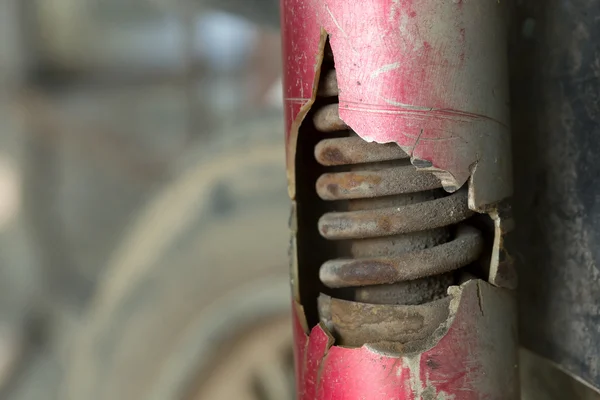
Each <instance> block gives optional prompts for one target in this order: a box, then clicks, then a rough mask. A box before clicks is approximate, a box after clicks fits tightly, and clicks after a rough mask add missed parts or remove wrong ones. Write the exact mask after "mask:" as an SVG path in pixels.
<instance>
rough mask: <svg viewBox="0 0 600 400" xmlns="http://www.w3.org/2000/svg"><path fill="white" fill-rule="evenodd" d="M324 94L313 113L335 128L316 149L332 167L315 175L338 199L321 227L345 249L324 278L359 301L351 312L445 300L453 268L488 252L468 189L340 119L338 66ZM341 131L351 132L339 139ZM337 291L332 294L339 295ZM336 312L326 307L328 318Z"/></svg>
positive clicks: (320, 124)
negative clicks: (447, 187)
mask: <svg viewBox="0 0 600 400" xmlns="http://www.w3.org/2000/svg"><path fill="white" fill-rule="evenodd" d="M318 95H319V96H320V97H321V98H324V101H323V102H322V104H326V103H330V104H327V105H324V106H322V107H321V108H319V109H318V110H317V111H316V112H315V113H314V117H313V122H314V125H315V127H316V129H317V130H319V131H321V132H324V133H326V132H337V133H336V134H335V136H336V137H333V138H331V137H330V138H326V139H323V140H321V141H320V142H319V143H318V144H317V146H316V147H315V157H316V159H317V161H318V163H319V164H321V165H322V166H324V167H325V170H326V173H324V174H322V175H321V176H320V177H319V179H318V180H317V183H316V190H317V193H318V195H319V197H320V198H321V199H322V200H325V201H331V202H336V203H333V204H332V205H334V209H335V211H333V212H328V213H326V214H324V215H322V217H321V218H320V220H319V222H318V224H319V232H320V234H321V235H322V236H323V237H324V238H326V239H328V240H332V241H337V242H336V243H337V244H338V247H339V248H340V249H342V250H340V251H339V252H338V253H339V254H338V255H339V256H340V257H339V258H337V259H333V260H329V261H326V262H325V263H324V264H323V265H322V266H321V268H320V279H321V281H322V282H323V283H324V284H325V286H327V287H329V288H331V289H338V288H346V289H345V290H346V291H345V293H346V294H344V295H343V296H345V300H347V303H348V301H349V302H351V303H354V304H351V303H348V304H349V307H350V308H351V309H353V310H354V309H355V308H356V307H355V306H356V305H357V304H359V303H362V304H363V306H365V307H366V305H367V304H368V305H369V307H371V305H376V304H381V305H404V306H406V305H421V304H426V303H433V302H435V301H438V300H439V299H442V298H444V297H446V292H447V288H448V286H450V285H452V284H453V283H454V279H455V277H454V276H453V274H452V272H453V271H455V270H457V269H460V268H462V267H464V266H466V265H469V264H470V263H472V262H474V261H475V260H477V259H478V258H479V257H480V255H481V253H482V250H483V238H482V235H481V233H480V232H479V231H478V230H477V229H475V228H473V227H472V226H469V225H467V224H465V223H463V221H464V220H466V219H467V218H469V217H470V216H471V215H472V211H470V210H469V208H468V206H467V192H466V190H464V189H463V190H459V191H457V192H455V193H453V194H447V193H446V192H444V191H443V190H442V189H441V183H440V181H439V179H438V178H437V177H435V176H434V175H433V174H431V173H429V172H423V171H418V170H417V169H416V168H415V167H414V166H413V165H412V164H411V163H410V157H409V156H408V155H407V154H406V153H405V152H404V151H402V149H401V148H400V147H399V146H397V145H396V144H377V143H368V142H365V141H364V140H362V139H361V138H360V137H358V136H356V135H355V134H353V132H352V131H351V130H350V128H349V127H348V126H347V125H346V124H345V123H344V122H343V121H342V120H341V119H340V118H339V110H338V103H337V99H336V96H337V95H338V89H337V80H336V75H335V70H334V69H331V70H329V71H326V72H324V73H323V79H322V81H321V83H320V87H319V91H318ZM332 101H333V103H332ZM342 131H344V132H347V133H348V136H347V137H339V135H340V132H342ZM325 136H326V135H325ZM348 288H349V289H350V293H351V295H348ZM336 293H338V292H335V291H332V294H333V295H334V297H335V296H336ZM340 293H341V292H340ZM338 297H339V296H338ZM353 307H354V308H353ZM350 308H349V309H350ZM369 310H370V311H369V312H370V313H371V314H373V315H375V314H378V315H384V314H385V313H381V312H379V311H373V309H372V308H369ZM330 312H331V310H327V311H324V310H322V307H321V305H320V313H321V318H322V319H323V318H324V317H325V316H324V315H323V314H329V313H330ZM403 312H404V311H403ZM403 315H404V314H403ZM327 318H329V319H330V318H331V316H330V315H328V316H327ZM327 318H326V319H327ZM344 318H346V317H344V316H338V318H337V319H338V320H343V319H344ZM366 318H367V319H368V320H369V321H370V323H376V321H375V320H373V318H372V317H366ZM382 318H389V316H388V317H382ZM333 319H334V320H335V319H336V318H335V317H334V318H333ZM329 322H331V321H329ZM433 322H436V321H433ZM438 322H439V321H437V322H436V323H438ZM352 323H353V324H354V323H355V324H356V325H357V326H359V325H362V323H356V322H352ZM338 328H339V327H338ZM334 329H335V327H334ZM338 330H343V328H340V329H338ZM338 333H339V332H338ZM371 333H372V332H371ZM397 334H398V333H397V332H396V333H394V335H397ZM349 335H350V336H352V333H350V334H349ZM400 336H401V335H400ZM343 339H344V338H342V343H343V342H344V340H343ZM379 340H389V338H383V339H382V338H376V337H374V338H369V337H366V338H359V339H356V338H354V339H353V338H350V340H346V343H347V344H354V345H361V344H363V343H360V342H369V341H373V342H376V341H379ZM357 341H358V342H357Z"/></svg>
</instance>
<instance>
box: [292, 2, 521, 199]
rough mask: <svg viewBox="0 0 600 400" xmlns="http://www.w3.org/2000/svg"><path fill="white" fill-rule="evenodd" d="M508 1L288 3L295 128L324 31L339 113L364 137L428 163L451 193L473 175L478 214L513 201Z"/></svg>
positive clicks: (309, 88) (314, 71) (312, 78)
mask: <svg viewBox="0 0 600 400" xmlns="http://www.w3.org/2000/svg"><path fill="white" fill-rule="evenodd" d="M505 3H506V2H497V1H495V0H480V1H473V2H461V1H458V2H457V1H431V0H410V1H408V0H402V1H400V0H379V1H368V2H363V1H347V0H282V7H283V10H284V13H283V28H284V29H283V36H284V37H283V40H284V44H285V45H284V53H285V57H286V58H287V60H288V61H290V63H289V64H288V65H289V66H288V68H286V75H285V99H286V111H287V115H288V118H287V121H288V132H290V131H291V124H292V122H294V121H295V122H296V123H299V121H298V120H299V119H301V118H302V116H303V113H302V112H301V108H302V107H303V106H305V105H307V104H309V103H310V100H311V98H312V95H313V89H314V82H315V79H316V78H317V77H318V76H317V75H318V74H317V72H318V66H319V63H320V55H319V52H320V46H322V45H323V43H324V40H323V39H324V37H323V35H325V34H327V35H328V36H329V39H330V43H331V47H332V49H333V53H334V57H335V65H336V70H337V79H338V85H339V88H340V95H339V102H340V117H341V118H342V119H343V120H344V121H345V122H346V123H347V124H348V125H349V126H351V127H352V129H353V130H354V131H355V132H356V133H357V134H358V135H359V136H361V137H362V138H364V139H365V140H367V141H376V142H380V143H387V142H396V143H398V144H399V145H400V146H401V147H402V148H403V149H404V150H405V151H407V152H409V154H412V155H413V157H414V158H415V159H419V160H426V161H428V162H430V164H431V166H432V168H433V169H435V170H438V171H440V172H442V171H443V173H440V177H441V178H442V179H443V181H444V184H445V187H446V189H447V190H450V191H452V190H456V189H457V188H458V187H460V186H462V185H463V184H464V183H465V182H466V181H467V179H469V177H471V175H472V173H473V177H472V179H473V180H474V181H477V183H478V184H477V185H472V187H471V188H470V190H471V192H470V206H471V207H472V208H473V209H476V210H482V209H484V208H485V206H486V205H489V204H494V203H498V202H499V201H501V200H503V199H505V198H507V197H509V196H510V195H511V190H512V184H511V167H510V160H509V159H506V158H508V157H498V154H500V155H502V156H503V155H505V154H510V138H509V132H508V126H509V108H508V84H507V81H506V77H507V73H506V48H505V43H504V40H503V38H504V37H505V33H504V30H505V26H504V25H505V19H504V14H505V8H506V4H505ZM417 138H419V139H418V140H417ZM474 166H477V168H476V169H475V168H474ZM484 186H485V187H484Z"/></svg>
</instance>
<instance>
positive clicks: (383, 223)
mask: <svg viewBox="0 0 600 400" xmlns="http://www.w3.org/2000/svg"><path fill="white" fill-rule="evenodd" d="M377 226H378V227H379V228H380V229H381V230H382V231H384V232H389V231H390V229H391V228H392V223H391V221H390V219H389V217H387V216H383V217H380V218H379V219H378V220H377Z"/></svg>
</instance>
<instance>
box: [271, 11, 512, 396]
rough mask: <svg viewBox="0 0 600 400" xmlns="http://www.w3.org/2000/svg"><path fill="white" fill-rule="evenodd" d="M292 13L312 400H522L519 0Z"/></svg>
mask: <svg viewBox="0 0 600 400" xmlns="http://www.w3.org/2000/svg"><path fill="white" fill-rule="evenodd" d="M281 5H282V34H283V47H284V61H285V70H284V93H285V111H286V150H287V169H288V182H289V186H288V188H289V193H290V197H291V199H292V204H293V208H292V217H291V230H292V240H291V251H290V254H291V277H292V291H293V321H294V352H295V367H296V380H297V397H298V399H301V400H309V399H310V400H315V399H316V400H321V399H332V400H342V399H347V400H355V399H356V400H358V399H361V400H364V399H366V400H379V399H389V398H393V399H399V400H409V399H410V400H412V399H415V400H416V399H455V400H470V399H473V400H474V399H484V398H485V399H492V400H495V399H498V400H512V399H516V398H518V379H517V378H516V376H517V375H516V372H517V369H516V365H517V361H516V334H515V332H516V324H515V317H516V308H515V301H514V297H515V296H514V293H513V290H514V288H515V280H514V270H513V268H512V264H511V262H510V257H509V256H508V255H507V254H506V252H505V250H504V247H503V244H502V243H503V237H504V235H505V234H506V233H507V232H508V231H509V230H510V228H511V223H510V221H511V218H510V208H509V207H508V206H507V204H508V200H509V198H510V196H511V190H512V188H511V179H510V177H511V169H510V135H509V131H508V125H509V116H508V100H507V99H508V93H507V86H508V85H507V82H506V75H507V73H506V48H505V44H504V38H505V27H504V24H505V12H506V5H505V4H504V2H500V3H499V2H496V1H495V0H481V1H477V2H473V1H469V2H467V1H464V0H453V1H448V2H442V1H440V2H431V1H428V0H411V1H395V0H372V1H368V2H349V1H344V0H282V3H281Z"/></svg>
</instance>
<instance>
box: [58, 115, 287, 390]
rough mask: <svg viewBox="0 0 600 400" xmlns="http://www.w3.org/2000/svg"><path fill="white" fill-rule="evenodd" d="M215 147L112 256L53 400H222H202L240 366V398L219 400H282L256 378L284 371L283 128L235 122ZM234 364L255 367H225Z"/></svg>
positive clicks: (277, 121)
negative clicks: (272, 368) (243, 357)
mask: <svg viewBox="0 0 600 400" xmlns="http://www.w3.org/2000/svg"><path fill="white" fill-rule="evenodd" d="M214 137H217V138H218V139H217V143H215V144H214V145H212V146H210V147H208V148H202V149H198V150H197V151H194V153H195V154H194V155H193V157H191V158H190V159H188V160H186V162H184V166H183V167H182V169H181V173H180V175H179V177H178V178H176V179H175V180H174V181H173V182H171V183H169V184H168V185H166V187H165V188H164V189H162V190H161V191H160V193H159V194H158V196H157V197H156V198H155V199H154V200H153V201H151V202H150V204H149V205H148V206H147V207H146V208H145V209H144V210H142V212H141V213H140V214H139V217H138V218H137V220H136V222H135V223H134V224H133V226H132V227H131V231H130V233H129V234H128V235H126V239H125V240H124V241H123V242H122V243H121V246H120V248H119V249H118V250H117V251H116V253H115V255H114V257H113V258H112V261H111V262H110V263H109V266H108V270H107V273H106V275H105V279H104V280H103V281H102V282H101V284H100V286H99V288H98V290H97V292H96V295H95V297H94V298H93V300H92V303H91V307H90V309H89V311H88V313H87V316H86V318H85V320H84V322H83V324H82V326H81V330H80V331H79V332H78V333H77V335H76V336H77V340H76V342H75V343H74V346H73V352H72V355H71V357H70V360H69V365H68V366H67V373H66V378H65V382H64V391H63V392H64V394H63V396H61V398H64V399H68V400H81V399H86V400H109V399H110V400H120V399H123V400H135V399H140V400H147V399H149V400H154V399H157V400H158V399H160V400H168V399H187V398H189V399H194V398H199V397H198V396H201V393H212V394H211V395H210V396H212V397H213V398H214V400H221V399H222V398H223V399H225V397H223V396H225V395H224V394H223V395H222V394H219V393H218V390H217V391H216V392H215V391H214V390H213V392H210V390H212V389H210V387H211V382H215V380H217V381H218V379H222V378H220V377H219V376H215V374H216V373H217V372H218V371H219V370H223V371H229V372H224V373H225V374H229V375H231V376H232V377H233V376H236V374H235V373H234V372H235V370H236V368H237V367H235V366H236V365H238V366H241V365H242V364H244V363H246V364H247V365H248V366H249V367H246V370H247V371H248V374H244V373H242V374H241V375H240V374H239V369H240V368H241V367H239V368H237V370H238V375H239V376H237V378H236V379H234V380H229V384H228V385H226V387H224V389H227V390H229V389H232V388H235V387H236V385H237V388H238V390H237V391H236V390H233V391H231V390H229V393H230V394H229V395H226V396H231V395H234V396H238V397H230V398H236V399H237V398H239V399H242V398H248V399H262V398H269V397H268V396H271V397H273V396H278V397H277V398H280V399H282V400H283V399H285V397H281V396H284V394H282V393H283V392H285V391H289V393H288V394H289V395H290V397H289V398H290V399H291V398H292V397H291V389H289V388H290V387H291V386H290V385H291V383H290V384H287V385H286V386H285V388H283V389H282V388H280V389H277V388H274V385H272V384H271V383H273V382H271V383H269V382H268V381H269V379H270V378H269V374H268V373H266V374H264V373H262V372H261V371H266V370H268V368H269V366H272V365H275V364H277V363H281V365H282V366H283V365H289V364H290V363H289V362H288V360H289V359H290V355H289V348H290V341H291V339H290V337H291V328H290V324H289V323H288V320H287V319H288V317H289V316H288V305H289V288H288V284H287V281H288V279H287V267H286V265H287V254H286V249H287V246H288V233H287V226H286V225H287V219H288V216H289V200H288V198H287V194H286V185H285V161H284V153H285V151H284V144H283V122H282V118H281V115H280V112H277V113H275V114H273V115H266V116H262V117H257V118H252V119H250V120H244V121H241V122H239V123H237V124H232V125H231V126H230V127H229V128H228V129H226V130H225V131H223V132H219V133H218V134H217V135H214ZM257 328H258V329H259V330H258V332H262V333H263V334H265V335H267V336H268V335H271V339H270V340H269V343H270V345H269V346H266V347H265V346H264V340H261V334H258V335H257V334H256V332H257V330H256V329H257ZM252 335H254V336H253V337H255V340H248V338H249V337H251V336H252ZM260 343H262V346H263V347H262V348H261V350H260V351H252V349H253V348H255V347H256V345H259V344H260ZM240 346H241V347H240ZM253 346H254V347H253ZM232 348H237V349H238V350H237V352H236V354H232V353H231V351H229V352H228V350H231V349H232ZM242 354H247V355H248V354H252V357H254V359H252V360H250V361H249V362H248V360H247V359H246V360H238V362H235V363H233V364H232V363H231V361H232V360H235V359H236V357H238V356H240V355H242ZM232 357H233V358H232ZM227 365H229V369H227ZM231 365H233V366H234V367H235V368H234V369H233V370H232V369H231V368H232V367H231ZM263 367H264V368H263ZM265 368H266V369H265ZM277 370H278V371H283V370H284V369H281V368H279V369H277ZM232 371H234V372H232ZM249 374H250V375H249ZM284 375H285V376H286V377H287V376H290V375H291V374H287V373H284ZM265 379H266V381H265ZM281 379H283V378H282V376H279V377H276V382H280V381H281ZM285 379H288V378H285ZM289 379H290V380H291V378H289ZM213 386H214V385H213ZM275 386H276V385H275ZM217 389H218V387H217ZM207 390H208V392H206V391H207ZM282 391H283V392H282ZM265 393H266V394H265ZM269 393H271V394H269ZM274 393H280V394H274ZM203 396H204V399H205V400H211V399H210V398H207V397H205V396H207V395H203ZM240 396H241V397H240ZM204 399H203V400H204Z"/></svg>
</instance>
